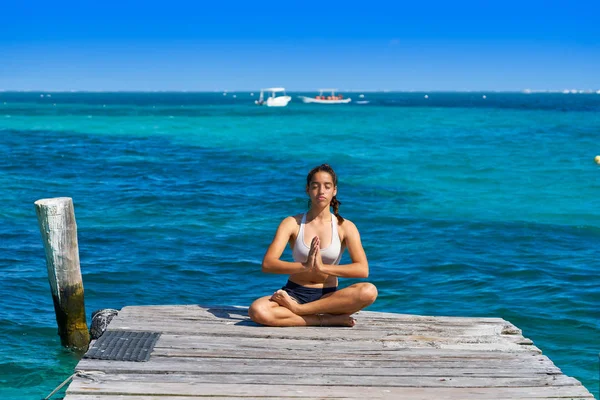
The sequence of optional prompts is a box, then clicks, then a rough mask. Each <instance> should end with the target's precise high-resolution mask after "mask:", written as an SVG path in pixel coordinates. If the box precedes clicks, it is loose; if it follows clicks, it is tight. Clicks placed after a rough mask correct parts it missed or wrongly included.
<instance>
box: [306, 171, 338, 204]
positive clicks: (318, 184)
mask: <svg viewBox="0 0 600 400" xmlns="http://www.w3.org/2000/svg"><path fill="white" fill-rule="evenodd" d="M306 193H308V195H309V196H310V200H311V201H312V204H314V205H320V206H326V205H328V204H329V203H331V199H333V196H335V195H336V194H337V187H335V186H334V184H333V177H332V176H331V175H330V174H329V173H327V172H323V171H319V172H317V173H316V174H314V175H313V177H312V180H311V181H310V184H309V185H308V187H307V188H306Z"/></svg>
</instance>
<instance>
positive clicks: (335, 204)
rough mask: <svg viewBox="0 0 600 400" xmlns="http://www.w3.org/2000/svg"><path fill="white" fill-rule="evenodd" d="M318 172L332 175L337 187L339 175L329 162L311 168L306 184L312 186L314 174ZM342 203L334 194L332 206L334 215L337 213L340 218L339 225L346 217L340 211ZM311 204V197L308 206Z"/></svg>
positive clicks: (334, 184) (338, 218)
mask: <svg viewBox="0 0 600 400" xmlns="http://www.w3.org/2000/svg"><path fill="white" fill-rule="evenodd" d="M317 172H327V173H328V174H329V175H331V178H332V179H333V186H334V187H337V175H336V174H335V171H334V170H333V168H331V166H330V165H329V164H321V165H319V166H318V167H315V168H313V169H311V170H310V172H309V173H308V176H307V177H306V186H310V182H311V181H312V179H313V176H315V174H316V173H317ZM341 205H342V202H341V201H339V200H338V199H337V197H336V196H333V198H332V199H331V208H333V215H335V216H336V218H337V220H338V225H339V224H341V223H342V222H344V218H342V216H341V215H340V213H339V209H340V206H341ZM310 206H311V202H310V199H309V200H308V207H310Z"/></svg>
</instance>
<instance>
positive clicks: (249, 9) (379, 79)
mask: <svg viewBox="0 0 600 400" xmlns="http://www.w3.org/2000/svg"><path fill="white" fill-rule="evenodd" d="M3 3H4V4H3V5H2V9H1V12H0V89H4V90H94V91H95V90H176V91H179V90H188V91H213V90H219V91H220V90H229V91H235V90H256V89H258V88H260V87H266V86H285V87H286V88H288V89H289V90H312V89H314V88H318V87H338V88H340V89H342V90H348V89H351V90H522V89H525V88H531V89H534V90H544V89H552V90H561V89H571V88H574V89H595V90H597V89H600V72H599V71H600V0H593V1H591V0H585V1H577V0H571V1H551V0H549V1H527V0H521V1H513V0H506V1H458V0H457V1H437V0H432V1H425V0H423V1H419V2H416V1H415V2H403V1H389V2H388V1H369V0H363V1H344V2H342V1H324V0H322V1H312V0H306V1H292V0H287V1H285V0H280V1H276V2H275V1H266V0H265V1H261V0H247V1H243V2H242V1H216V2H212V3H210V4H209V3H206V2H204V1H178V0H172V1H168V2H167V1H162V2H153V1H144V2H142V1H127V0H120V1H112V0H106V1H102V2H100V1H84V0H80V1H58V0H57V1H27V0H19V1H10V2H9V1H5V2H3Z"/></svg>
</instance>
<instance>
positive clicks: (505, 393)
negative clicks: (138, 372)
mask: <svg viewBox="0 0 600 400" xmlns="http://www.w3.org/2000/svg"><path fill="white" fill-rule="evenodd" d="M226 378H227V377H223V379H222V381H221V382H217V383H212V384H199V383H197V382H192V383H189V382H166V383H165V382H160V383H157V382H131V381H112V382H108V383H99V382H84V381H80V380H75V381H74V382H73V383H72V384H71V385H70V386H69V389H68V390H67V395H71V394H86V393H88V394H89V393H94V394H107V395H126V394H130V395H133V394H140V395H149V396H205V397H206V396H211V395H212V396H232V397H236V396H239V397H246V396H253V397H259V398H260V397H262V398H267V397H271V398H280V397H283V396H288V397H292V396H294V395H296V396H305V397H309V398H334V397H346V398H354V399H359V398H361V399H399V398H402V399H419V398H421V399H428V400H430V399H461V400H468V399H481V400H484V399H522V398H524V397H530V398H544V397H552V398H573V397H580V398H583V399H593V396H591V395H590V394H589V392H587V390H585V388H583V387H581V386H542V387H538V386H531V387H481V388H473V387H467V388H459V387H433V388H432V387H429V388H424V387H394V386H384V387H370V386H320V385H295V384H294V385H280V384H264V385H260V384H244V383H231V382H227V381H226ZM259 394H260V395H259ZM65 400H71V398H70V397H69V396H67V397H66V398H65Z"/></svg>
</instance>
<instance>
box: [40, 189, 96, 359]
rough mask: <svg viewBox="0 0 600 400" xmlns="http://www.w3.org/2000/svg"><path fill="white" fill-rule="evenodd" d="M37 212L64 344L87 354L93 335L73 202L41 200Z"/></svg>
mask: <svg viewBox="0 0 600 400" xmlns="http://www.w3.org/2000/svg"><path fill="white" fill-rule="evenodd" d="M35 211H36V214H37V218H38V224H39V227H40V232H41V234H42V240H43V242H44V250H45V252H46V266H47V267H48V280H49V281H50V290H51V291H52V299H53V300H54V311H55V312H56V323H57V324H58V334H59V335H60V341H61V343H62V345H63V346H65V347H69V348H74V349H77V350H87V348H88V346H89V343H90V335H89V331H88V327H87V323H86V320H85V305H84V301H83V281H82V279H81V271H80V267H79V246H78V244H77V224H76V223H75V212H74V209H73V200H72V199H71V198H70V197H58V198H53V199H41V200H38V201H36V202H35Z"/></svg>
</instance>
